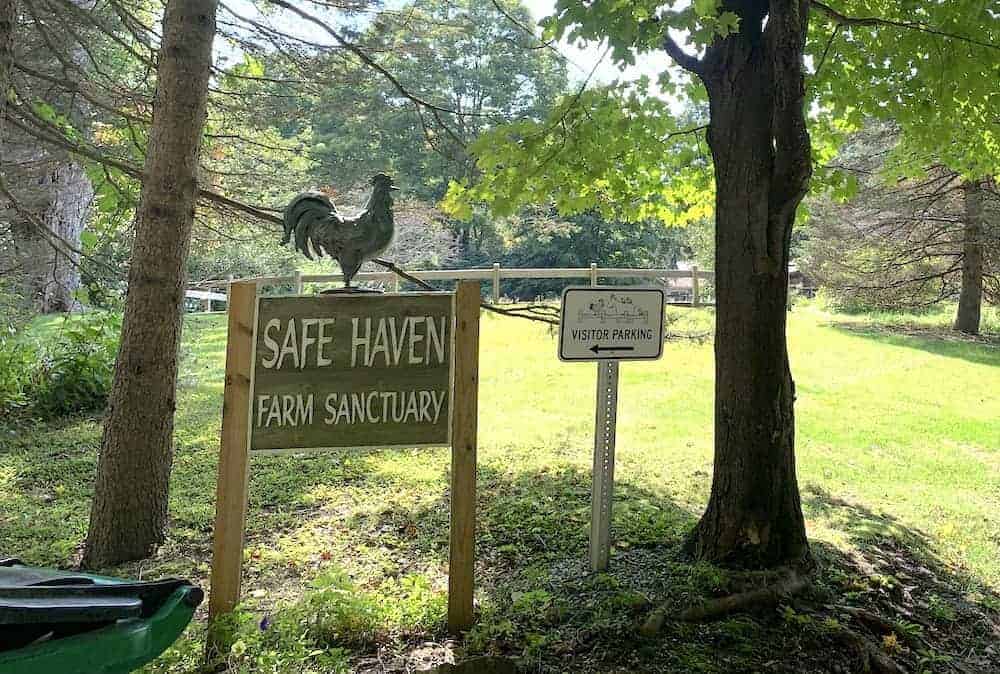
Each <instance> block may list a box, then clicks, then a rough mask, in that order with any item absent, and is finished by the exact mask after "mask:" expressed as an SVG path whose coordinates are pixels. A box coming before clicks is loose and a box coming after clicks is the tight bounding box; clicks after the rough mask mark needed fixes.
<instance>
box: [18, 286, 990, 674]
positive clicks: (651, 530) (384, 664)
mask: <svg viewBox="0 0 1000 674" xmlns="http://www.w3.org/2000/svg"><path fill="white" fill-rule="evenodd" d="M949 318H950V317H949V316H948V315H947V314H944V313H941V314H934V315H931V316H922V317H901V316H884V315H883V316H843V315H837V314H831V313H827V312H824V311H823V310H821V309H820V308H818V307H817V306H815V305H810V304H803V305H799V306H797V307H796V308H795V310H794V311H793V312H792V313H791V314H790V317H789V320H790V323H789V340H790V345H791V346H790V348H791V359H792V371H793V374H794V377H795V380H796V386H797V395H798V401H797V404H796V412H797V438H798V453H797V456H798V475H799V485H800V488H801V492H802V500H803V507H804V510H805V515H806V523H807V527H808V530H809V534H810V537H811V539H812V540H813V542H814V545H813V550H814V554H815V555H816V557H817V560H818V562H819V570H818V572H817V574H816V584H815V587H814V588H812V589H811V590H810V591H809V592H808V593H807V594H806V596H805V597H804V598H789V599H787V600H786V601H783V602H781V603H780V605H779V606H778V607H777V608H774V607H769V608H765V609H762V610H760V611H757V612H754V613H752V614H737V615H734V616H730V617H728V618H726V619H724V620H721V621H716V622H710V623H688V622H683V621H676V620H669V619H668V620H667V621H666V623H665V624H664V626H663V627H662V629H661V630H660V631H659V632H658V633H657V634H655V635H652V636H650V635H646V636H643V635H641V634H640V630H639V629H638V626H639V625H641V624H642V622H643V620H644V618H645V616H647V615H648V614H649V612H650V611H651V610H652V609H653V608H654V607H657V606H663V607H664V610H665V613H666V615H667V617H668V618H670V617H671V616H673V615H675V614H676V613H678V612H679V611H680V610H681V609H682V608H684V607H686V606H689V605H692V604H696V603H699V602H701V601H703V600H704V599H705V598H707V597H712V596H716V595H721V594H726V593H730V592H733V591H735V590H738V589H740V588H741V587H744V586H745V585H746V584H747V583H751V584H752V583H754V582H758V581H759V579H755V578H750V577H748V576H746V575H743V574H735V573H730V572H727V571H724V570H721V569H716V568H714V567H710V566H708V565H704V564H692V563H690V562H689V561H688V560H687V559H685V558H684V556H683V554H682V552H681V550H680V548H681V543H682V542H683V538H684V536H685V534H686V532H687V531H689V530H690V528H691V526H692V525H693V523H694V522H695V521H696V519H697V517H698V515H699V513H700V511H701V509H702V508H703V507H704V505H705V503H706V501H707V498H708V491H709V487H710V484H711V471H712V344H711V340H710V339H678V340H673V341H670V342H669V343H668V344H667V345H666V348H665V352H664V356H663V359H662V360H660V361H658V362H655V363H625V364H623V365H622V368H621V385H620V403H619V404H620V408H619V410H620V411H619V420H618V450H617V465H616V474H615V478H616V483H615V489H616V492H615V505H614V525H613V537H614V540H615V548H614V550H613V553H612V561H611V570H610V571H609V572H608V573H606V574H590V573H589V572H588V569H587V562H586V549H587V527H588V521H589V499H590V496H589V493H590V492H589V489H590V466H591V451H592V442H593V440H592V434H593V406H594V400H593V398H594V380H595V367H594V365H593V364H566V363H560V362H559V361H558V360H557V359H556V355H555V350H556V345H555V339H554V336H553V335H552V334H550V333H549V331H548V330H547V328H546V327H545V326H542V325H539V324H534V323H529V322H527V321H521V320H516V319H511V318H501V317H497V316H494V315H490V314H486V315H484V317H483V322H482V350H481V390H480V422H479V438H480V440H479V442H480V452H479V459H480V467H479V471H480V472H479V488H480V508H479V514H478V517H479V525H478V536H479V541H478V543H479V545H478V566H477V576H478V583H479V589H478V593H477V602H478V610H479V613H480V619H479V623H478V625H477V627H476V628H475V629H474V630H473V631H472V632H471V633H470V634H469V635H467V637H466V638H465V639H464V640H462V641H451V640H449V639H448V638H447V636H446V634H445V631H444V627H443V622H444V596H445V595H444V592H445V589H446V583H447V578H446V575H445V574H446V566H447V536H448V508H447V503H448V477H447V475H448V466H449V452H448V451H447V450H445V449H439V450H438V449H433V450H427V449H423V450H394V451H372V452H335V453H324V454H316V455H310V456H308V457H293V456H265V457H255V458H254V460H253V462H252V466H251V497H250V509H249V516H248V520H249V521H248V532H247V544H246V564H245V569H244V571H245V579H244V597H245V603H244V607H243V610H242V612H240V613H239V614H238V624H237V625H235V626H234V629H236V630H238V635H237V636H238V638H239V641H238V643H237V648H236V649H235V651H234V655H233V656H232V657H231V659H230V664H231V665H232V667H233V668H234V669H235V670H239V671H247V672H270V671H276V672H277V671H281V672H286V671H287V672H301V671H314V672H325V671H339V670H345V669H348V668H350V669H351V670H354V671H366V672H367V671H371V672H375V671H387V670H388V671H412V670H413V669H416V668H419V667H421V666H424V665H429V664H434V663H437V662H440V661H441V660H442V659H443V658H447V657H449V654H458V655H465V654H488V655H503V656H511V657H516V658H517V659H518V664H519V665H520V666H521V667H523V668H525V669H526V670H527V671H553V672H555V671H566V672H577V671H615V672H628V671H655V672H665V671H670V672H673V671H676V672H691V671H704V672H742V671H788V672H806V671H816V672H840V671H843V672H853V671H860V669H859V667H861V666H863V661H864V660H865V658H866V657H867V658H868V660H869V662H873V660H872V658H871V656H870V654H869V655H865V651H864V649H863V648H861V647H858V648H854V649H852V648H849V647H848V646H845V644H848V645H850V644H852V643H854V642H852V641H851V638H853V637H852V636H851V635H854V636H856V635H858V634H862V635H864V638H865V639H866V640H867V642H870V643H871V644H874V647H875V648H876V649H877V650H878V651H879V652H880V653H882V654H884V655H887V656H888V657H892V658H893V659H895V660H897V661H899V662H900V663H902V664H904V665H905V667H906V668H907V671H908V670H911V669H912V670H913V671H984V672H988V671H992V672H998V671H1000V613H998V612H1000V598H998V597H1000V339H998V338H997V337H996V334H997V332H1000V318H998V316H997V312H996V311H995V310H993V313H991V314H989V315H988V316H987V320H986V324H985V326H984V327H986V328H987V329H988V330H991V331H992V333H993V335H994V336H993V337H992V338H981V339H968V338H959V337H956V336H953V335H952V334H950V332H949V331H948V330H946V329H945V328H944V326H946V325H947V321H948V320H949ZM711 320H712V316H711V310H692V309H676V310H675V309H672V310H671V311H670V321H671V324H670V326H669V327H668V331H670V332H675V333H699V332H701V331H704V330H708V329H709V328H710V326H711ZM36 329H38V330H42V331H44V330H57V329H58V325H57V324H53V323H51V322H50V323H47V324H45V325H41V326H38V327H37V328H36ZM225 339H226V335H225V324H224V317H223V316H222V315H219V314H215V315H190V316H188V317H187V322H186V325H185V333H184V343H183V354H182V357H183V364H182V371H181V376H180V385H179V386H180V397H179V408H178V414H177V423H176V428H177V430H176V446H177V450H176V457H175V462H174V473H173V478H172V490H171V517H172V522H171V528H170V533H169V541H168V543H167V544H166V545H165V546H164V547H163V548H162V549H161V550H160V551H159V553H158V554H157V556H156V557H155V558H153V559H151V560H147V561H145V562H142V563H139V564H130V565H126V566H123V567H119V568H115V569H109V570H108V571H109V572H112V573H116V574H120V575H125V576H133V577H137V576H141V577H143V578H152V577H160V576H165V575H179V576H183V577H188V578H193V579H195V580H197V581H199V582H200V583H201V584H202V585H203V586H207V576H208V563H209V559H210V555H211V532H212V521H213V516H214V502H213V499H214V494H215V468H216V454H217V446H218V440H219V425H220V413H221V401H222V385H223V381H222V379H223V377H222V369H223V357H224V347H225ZM99 438H100V426H99V420H95V419H75V420H70V421H66V422H63V423H60V424H56V425H42V424H37V423H32V422H28V421H18V422H8V423H7V424H6V425H0V531H2V537H0V554H8V555H17V556H19V557H21V558H22V559H24V560H25V561H26V562H28V563H32V564H38V565H50V566H72V565H73V564H74V562H75V560H76V558H77V556H78V552H79V546H80V543H81V541H82V540H83V538H84V535H85V531H86V525H87V517H88V512H89V503H90V493H91V481H92V478H93V471H94V467H95V449H96V447H97V445H98V443H99ZM845 607H846V608H845ZM859 611H860V612H859ZM866 614H867V615H866ZM872 616H875V617H878V616H881V617H882V618H884V619H885V621H886V622H885V624H883V625H882V626H881V627H879V626H878V625H877V624H875V623H874V621H873V620H872ZM203 631H204V626H203V623H199V624H197V625H195V626H192V627H191V628H189V630H188V633H187V635H186V637H185V638H184V639H183V640H182V641H181V642H179V643H178V644H177V645H176V646H175V647H174V648H173V649H171V650H170V651H168V653H167V654H165V655H164V656H163V657H162V658H161V659H160V660H159V661H158V662H157V663H156V664H154V665H153V666H151V667H150V668H149V671H155V672H165V671H172V672H181V671H183V672H190V671H196V668H197V663H198V661H199V659H200V657H201V654H202V648H203V646H202V640H203ZM855 645H856V644H855ZM949 660H950V662H949ZM859 663H862V664H859ZM872 666H874V665H872ZM962 668H964V669H962ZM498 671H499V670H498Z"/></svg>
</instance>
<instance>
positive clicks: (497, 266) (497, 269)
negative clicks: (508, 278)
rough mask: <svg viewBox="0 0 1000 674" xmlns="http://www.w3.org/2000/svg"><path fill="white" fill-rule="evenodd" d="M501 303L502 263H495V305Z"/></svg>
mask: <svg viewBox="0 0 1000 674" xmlns="http://www.w3.org/2000/svg"><path fill="white" fill-rule="evenodd" d="M499 303H500V263H499V262H494V263H493V304H499Z"/></svg>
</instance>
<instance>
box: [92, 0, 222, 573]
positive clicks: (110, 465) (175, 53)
mask: <svg viewBox="0 0 1000 674" xmlns="http://www.w3.org/2000/svg"><path fill="white" fill-rule="evenodd" d="M217 4H218V3H217V0H169V2H168V3H167V6H166V10H165V14H164V17H163V42H162V45H161V48H160V62H159V66H158V71H157V86H156V99H155V102H154V112H153V125H152V128H151V130H150V138H149V150H148V154H147V157H146V166H145V169H144V170H145V180H144V181H143V187H142V196H141V198H140V201H139V207H138V210H137V212H136V227H135V229H136V231H135V242H134V244H133V248H132V258H131V266H130V268H129V283H128V295H127V298H126V304H125V316H124V321H123V325H122V341H121V346H120V348H119V352H118V360H117V362H116V365H115V378H114V385H113V388H112V391H111V396H110V400H109V411H108V417H107V420H106V421H105V424H104V437H103V438H102V441H101V453H100V459H99V463H98V467H97V479H96V484H95V490H94V502H93V506H92V509H91V515H90V529H89V531H88V533H87V544H86V549H85V551H84V556H83V561H82V565H83V566H84V567H86V568H98V567H103V566H108V565H111V564H116V563H118V562H122V561H127V560H134V559H142V558H144V557H146V556H148V555H149V554H151V553H152V552H153V550H155V548H156V546H157V545H159V544H160V543H162V542H163V540H164V535H165V527H166V519H167V496H168V483H169V478H170V468H171V463H172V459H173V418H174V410H175V394H176V384H177V351H178V347H179V345H180V335H181V310H182V305H183V300H184V285H185V281H186V279H185V261H186V259H187V254H188V249H189V245H190V234H191V226H192V222H193V220H194V208H195V198H196V196H197V193H198V180H197V178H198V154H199V148H200V144H201V136H202V129H203V128H204V124H205V110H206V98H207V91H208V78H209V70H210V66H211V58H212V39H213V37H214V35H215V12H216V7H217Z"/></svg>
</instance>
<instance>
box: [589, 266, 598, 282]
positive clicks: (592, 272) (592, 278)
mask: <svg viewBox="0 0 1000 674" xmlns="http://www.w3.org/2000/svg"><path fill="white" fill-rule="evenodd" d="M590 285H592V286H596V285H597V263H596V262H591V263H590Z"/></svg>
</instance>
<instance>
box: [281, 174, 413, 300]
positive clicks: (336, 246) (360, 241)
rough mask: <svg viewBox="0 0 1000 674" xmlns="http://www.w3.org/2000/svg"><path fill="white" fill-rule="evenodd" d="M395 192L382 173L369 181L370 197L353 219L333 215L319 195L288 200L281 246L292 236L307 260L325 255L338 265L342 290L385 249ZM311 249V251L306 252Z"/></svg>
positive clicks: (392, 226)
mask: <svg viewBox="0 0 1000 674" xmlns="http://www.w3.org/2000/svg"><path fill="white" fill-rule="evenodd" d="M398 189H399V188H398V187H396V186H395V185H393V184H392V178H390V177H389V176H388V175H386V174H385V173H376V174H375V176H373V177H372V193H371V196H369V197H368V203H366V204H365V207H364V209H362V211H361V212H360V213H358V214H357V215H355V216H353V217H347V216H344V215H341V214H340V213H338V212H337V207H336V206H335V205H334V204H333V202H332V201H330V199H329V198H328V197H327V196H326V195H325V194H323V193H322V192H317V191H312V190H311V191H308V192H303V193H302V194H299V195H298V196H297V197H295V198H294V199H292V201H291V203H289V204H288V206H287V207H286V208H285V235H284V237H282V239H281V243H282V244H286V243H288V242H289V241H290V240H291V238H292V236H293V235H294V236H295V249H296V250H298V251H300V252H301V253H302V254H303V255H305V256H306V257H307V258H309V259H310V260H312V259H313V254H314V253H315V254H316V256H317V257H322V256H323V255H328V256H330V257H332V258H334V259H336V260H337V262H339V263H340V268H341V270H342V271H343V273H344V288H346V289H352V290H353V288H351V279H353V278H354V275H355V274H357V273H358V269H359V268H360V267H361V264H362V263H363V262H365V261H366V260H371V259H372V258H375V257H377V256H378V255H379V253H381V252H382V251H384V250H385V249H386V248H388V247H389V244H390V243H392V237H393V235H394V234H395V233H396V227H395V224H394V222H393V218H392V193H393V192H394V191H396V190H398ZM310 249H311V250H310Z"/></svg>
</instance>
